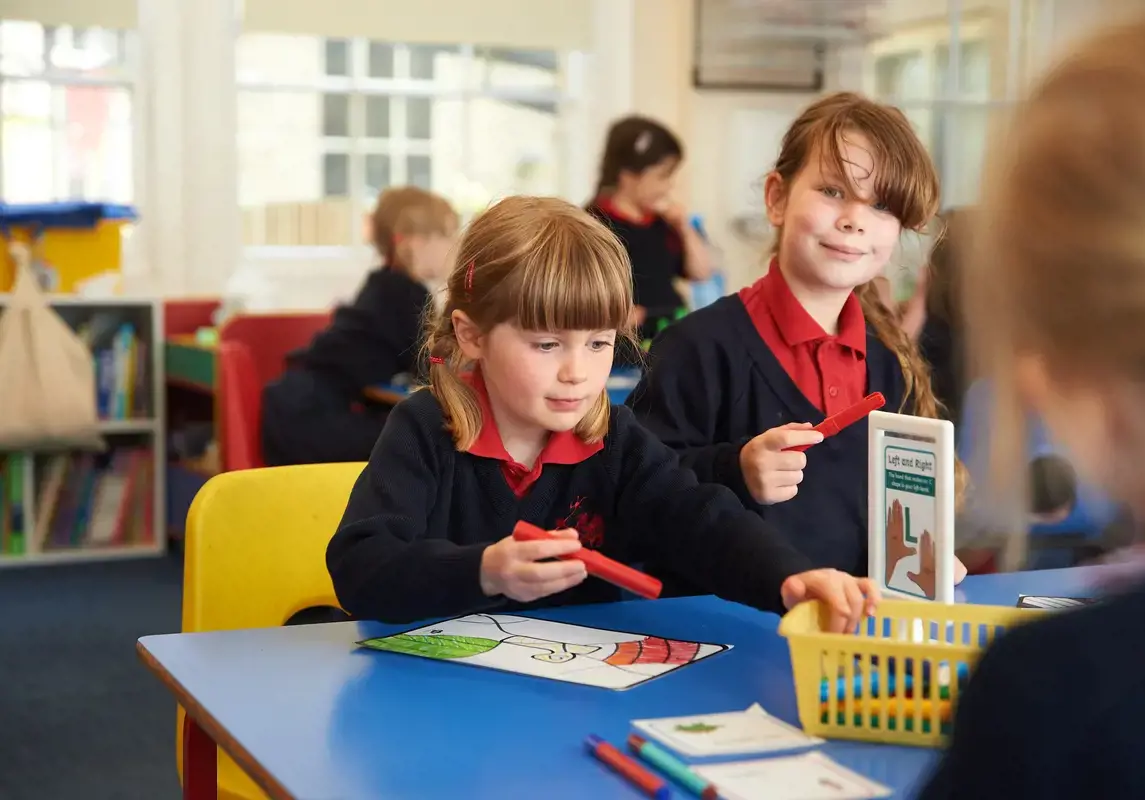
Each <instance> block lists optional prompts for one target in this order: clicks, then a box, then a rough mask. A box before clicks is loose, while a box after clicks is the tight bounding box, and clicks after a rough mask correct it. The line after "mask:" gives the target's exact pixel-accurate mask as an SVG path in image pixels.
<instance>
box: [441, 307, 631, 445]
mask: <svg viewBox="0 0 1145 800" xmlns="http://www.w3.org/2000/svg"><path fill="white" fill-rule="evenodd" d="M460 338H461V337H459V339H460ZM615 344H616V331H615V330H601V331H560V332H557V333H546V332H543V331H526V330H521V329H520V328H517V327H516V326H514V325H510V324H507V323H503V324H500V325H496V326H494V327H493V329H492V330H490V331H489V332H488V333H487V334H485V335H483V336H480V337H479V338H478V340H477V341H476V342H473V343H465V342H462V349H463V350H464V351H465V354H466V355H467V356H468V357H470V358H475V359H478V360H480V362H481V373H482V375H483V376H484V378H485V385H486V387H487V388H488V390H489V399H490V402H491V404H492V405H493V409H494V412H495V413H496V414H497V425H498V428H499V429H500V431H501V438H502V439H508V438H510V437H512V436H520V437H528V436H533V435H536V434H537V433H539V432H544V431H568V430H572V429H573V428H575V427H576V425H577V423H578V422H580V421H581V419H582V418H583V417H584V415H585V414H587V413H588V412H589V410H590V409H591V408H592V405H593V403H594V402H595V401H596V399H597V398H598V397H600V394H601V392H603V391H604V387H605V383H606V382H607V381H608V373H609V372H610V371H611V369H612V356H613V348H614V346H615Z"/></svg>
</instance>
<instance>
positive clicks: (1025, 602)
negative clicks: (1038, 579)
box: [1018, 594, 1097, 610]
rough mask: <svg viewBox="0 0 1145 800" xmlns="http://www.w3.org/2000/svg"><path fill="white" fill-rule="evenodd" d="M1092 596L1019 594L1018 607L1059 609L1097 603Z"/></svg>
mask: <svg viewBox="0 0 1145 800" xmlns="http://www.w3.org/2000/svg"><path fill="white" fill-rule="evenodd" d="M1096 602H1097V600H1096V599H1094V598H1092V597H1043V596H1041V595H1031V594H1020V595H1018V608H1047V609H1052V610H1058V609H1063V608H1079V607H1081V606H1088V605H1091V604H1093V603H1096Z"/></svg>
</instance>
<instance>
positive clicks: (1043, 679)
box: [918, 586, 1145, 800]
mask: <svg viewBox="0 0 1145 800" xmlns="http://www.w3.org/2000/svg"><path fill="white" fill-rule="evenodd" d="M1142 620H1145V587H1140V586H1139V587H1135V588H1134V589H1132V590H1131V591H1128V592H1126V593H1124V594H1120V595H1115V596H1112V597H1109V598H1106V599H1104V600H1103V601H1102V602H1100V603H1099V604H1097V605H1093V606H1087V607H1084V608H1080V609H1077V610H1072V611H1066V612H1060V613H1057V614H1055V615H1053V616H1052V617H1050V618H1048V619H1046V620H1045V621H1038V622H1034V623H1028V624H1025V625H1022V626H1020V627H1016V628H1013V629H1011V630H1010V631H1009V632H1008V633H1006V634H1004V635H1003V636H1001V637H1000V638H999V639H997V640H996V642H995V643H994V645H993V646H992V647H991V648H990V649H989V650H988V651H987V652H986V654H985V655H984V656H983V657H982V660H981V662H979V664H978V667H977V669H976V670H975V672H974V676H973V677H972V678H971V679H970V683H969V685H968V686H967V687H966V689H965V691H963V692H962V694H961V695H960V696H959V700H958V708H957V711H956V712H955V716H954V732H953V736H952V737H951V740H950V744H949V747H948V750H947V752H946V753H945V754H944V756H943V758H942V760H941V761H940V762H939V764H938V766H937V768H936V769H935V770H934V772H933V774H932V775H930V776H929V780H928V781H927V783H926V785H925V788H923V789H922V791H921V793H920V794H919V795H918V798H919V800H956V798H957V800H961V799H962V798H973V800H1075V798H1111V799H1112V798H1117V800H1122V799H1123V798H1124V799H1125V800H1128V798H1131V797H1133V798H1136V797H1145V733H1143V731H1142V724H1143V721H1145V669H1143V668H1142V667H1143V665H1145V626H1143V625H1142Z"/></svg>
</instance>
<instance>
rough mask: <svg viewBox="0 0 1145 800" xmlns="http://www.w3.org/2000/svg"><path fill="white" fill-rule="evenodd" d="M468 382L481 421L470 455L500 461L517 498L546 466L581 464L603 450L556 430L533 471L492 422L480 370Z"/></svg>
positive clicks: (571, 433) (598, 446) (577, 437)
mask: <svg viewBox="0 0 1145 800" xmlns="http://www.w3.org/2000/svg"><path fill="white" fill-rule="evenodd" d="M466 382H467V383H468V384H469V385H470V386H471V387H473V391H474V392H475V393H476V395H477V402H478V404H480V406H481V419H482V424H481V432H480V433H478V434H477V438H476V439H475V440H474V441H473V446H472V447H470V448H469V452H470V453H472V454H473V455H475V456H481V457H482V458H495V459H497V460H498V461H500V462H501V472H502V474H503V475H504V476H505V482H506V483H508V484H509V488H510V489H512V490H513V494H515V495H517V497H524V496H525V494H526V493H527V492H528V491H529V488H530V487H531V486H532V485H533V484H534V483H536V482H537V478H539V477H541V468H542V467H544V466H545V464H579V463H580V462H582V461H584V460H585V459H586V458H588V457H589V456H591V455H593V454H594V453H599V452H600V451H601V449H603V448H604V442H603V441H599V442H595V443H593V444H588V443H587V442H585V441H584V440H582V439H581V438H580V437H579V436H577V435H576V433H575V432H574V431H556V432H554V433H551V434H549V440H548V441H547V442H546V443H545V446H544V448H543V449H542V450H541V452H540V455H538V456H537V461H536V463H534V464H533V466H532V469H530V468H529V467H526V466H525V465H524V464H520V463H518V462H517V461H515V460H514V459H513V457H512V456H511V455H509V452H508V451H507V450H506V449H505V444H504V442H502V441H501V434H500V432H499V431H498V430H497V423H496V421H495V420H494V419H493V409H492V408H490V406H489V394H488V392H487V390H486V389H485V380H484V379H483V378H482V377H481V372H480V370H474V371H473V372H472V373H470V374H469V375H467V376H466Z"/></svg>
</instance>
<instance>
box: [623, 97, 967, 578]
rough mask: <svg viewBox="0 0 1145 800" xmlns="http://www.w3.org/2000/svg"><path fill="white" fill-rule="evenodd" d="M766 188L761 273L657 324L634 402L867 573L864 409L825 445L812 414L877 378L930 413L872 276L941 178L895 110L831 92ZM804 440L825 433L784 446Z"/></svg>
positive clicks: (820, 547)
mask: <svg viewBox="0 0 1145 800" xmlns="http://www.w3.org/2000/svg"><path fill="white" fill-rule="evenodd" d="M764 190H765V200H766V203H767V215H768V221H769V222H770V223H771V225H772V227H773V228H774V229H775V241H774V245H773V248H772V258H771V263H770V265H769V268H768V272H767V274H766V275H765V276H764V277H763V278H761V279H760V280H759V281H757V282H756V283H755V284H753V285H751V286H749V287H747V288H745V289H743V290H742V291H740V292H739V293H738V294H736V295H733V296H730V297H725V298H723V299H722V300H720V301H718V302H716V303H714V304H712V305H711V306H709V307H707V308H704V309H701V310H700V311H698V312H695V313H693V314H690V315H689V316H688V317H686V318H685V319H683V320H682V321H681V322H680V323H678V324H676V325H674V326H672V327H671V328H669V329H668V330H666V331H665V332H664V334H662V335H661V336H660V337H659V338H658V339H657V340H656V341H655V342H654V343H653V346H652V350H651V353H650V354H649V361H650V369H649V370H648V372H647V373H646V374H645V376H644V378H643V380H642V382H641V384H640V385H639V386H637V388H636V389H635V390H634V391H633V393H632V396H631V398H630V400H629V403H630V405H631V406H632V408H633V410H634V411H635V412H636V415H637V418H638V419H640V420H641V422H642V423H644V424H645V425H646V426H647V427H648V428H649V429H650V430H651V431H652V432H653V433H655V434H656V435H657V436H658V437H659V438H660V439H661V440H662V441H664V442H665V443H666V444H668V445H669V446H670V447H672V448H673V449H675V450H676V451H677V452H679V453H680V455H681V459H682V461H683V463H684V464H685V465H686V466H688V467H691V468H692V469H694V470H695V471H696V474H697V476H698V477H699V478H700V480H701V481H710V482H714V483H720V484H723V485H725V486H728V487H730V488H731V489H733V490H734V491H735V492H736V494H737V495H738V496H739V498H740V499H741V500H742V501H743V503H744V504H745V505H746V506H747V507H748V508H750V509H752V510H754V511H755V512H756V513H757V514H759V515H760V516H761V517H763V518H764V519H765V520H767V521H768V522H769V523H771V524H773V525H774V526H775V527H776V528H777V529H779V530H780V531H781V532H782V533H783V534H784V535H785V536H786V537H787V538H788V540H789V541H791V542H792V544H794V545H795V546H796V547H798V548H799V549H800V550H801V551H802V552H803V553H804V554H806V555H807V556H808V557H809V558H810V559H811V561H812V563H814V564H815V565H817V566H829V567H833V568H836V569H840V570H843V571H846V572H849V573H851V574H855V575H865V574H866V571H867V449H868V448H867V424H866V421H865V420H864V421H862V422H860V423H857V424H855V425H852V426H850V427H849V428H847V429H846V430H844V431H842V432H841V433H840V434H838V435H836V436H834V437H832V438H831V439H830V440H829V441H827V442H824V443H823V444H821V445H819V442H821V441H822V436H821V435H820V434H819V433H817V432H815V431H813V430H811V428H812V426H813V425H816V424H818V423H820V422H822V421H823V420H824V419H825V418H826V417H828V416H830V415H832V414H836V413H839V412H840V411H843V410H844V409H846V408H848V407H850V406H852V405H854V404H855V403H856V402H858V401H859V400H861V399H862V398H863V397H864V396H866V395H867V394H868V393H871V392H881V393H882V394H883V395H884V396H885V398H886V402H887V410H892V411H901V412H903V413H907V414H915V415H918V416H924V417H937V416H938V415H939V407H938V404H937V402H936V400H935V397H934V393H933V391H932V390H931V386H930V376H929V373H928V370H927V366H926V363H925V362H924V361H923V360H922V358H921V356H920V355H919V352H918V348H917V347H916V346H915V344H914V342H913V341H912V340H911V337H910V336H909V335H908V334H907V333H906V332H905V331H904V330H903V329H902V327H901V326H900V325H899V323H898V320H897V319H896V317H895V314H894V313H893V312H892V311H891V310H890V309H889V308H888V307H887V305H886V304H885V303H884V301H883V300H882V297H881V295H880V291H879V286H878V283H877V280H876V279H877V278H878V277H879V276H881V275H882V274H883V271H884V268H885V267H886V264H887V262H888V260H889V259H890V256H891V253H892V252H893V251H894V249H895V246H896V245H897V243H898V241H899V237H900V236H901V234H902V232H903V231H904V230H910V231H921V230H922V229H923V228H924V227H925V226H926V225H927V224H928V223H929V222H930V220H931V219H932V218H933V217H934V215H935V213H936V211H937V209H938V202H939V187H938V176H937V173H936V172H935V169H934V165H933V164H932V163H931V160H930V157H929V156H928V155H927V152H926V149H925V148H924V147H923V145H922V143H921V142H920V141H919V140H918V137H917V136H916V135H915V133H914V131H913V129H912V128H911V126H910V123H909V122H908V121H907V119H906V117H904V116H903V114H902V112H900V111H899V110H898V109H896V108H893V107H890V106H886V105H882V104H879V103H876V102H874V101H871V100H868V99H866V98H864V97H862V96H860V95H856V94H851V93H839V94H834V95H830V96H827V97H824V98H823V99H821V100H819V101H817V102H815V103H813V104H812V105H810V106H809V107H808V108H807V109H806V110H804V112H803V113H802V114H801V115H800V116H799V117H798V118H797V119H796V120H795V122H794V123H793V124H792V126H791V128H790V129H789V130H788V131H787V134H786V135H785V136H784V138H783V142H782V146H781V149H780V153H779V158H778V160H777V161H776V163H775V167H774V169H773V170H772V171H771V172H770V173H769V174H768V176H767V179H766V182H765V187H764ZM799 445H819V446H817V447H813V448H811V449H810V450H808V451H807V452H806V453H802V452H791V451H787V448H790V447H795V446H799ZM957 474H958V484H959V487H958V488H959V490H960V491H961V487H962V485H964V483H965V478H964V477H963V475H964V471H963V470H962V469H961V466H960V465H959V469H958V470H957ZM654 568H656V569H658V570H659V567H658V566H657V565H654ZM661 571H663V572H664V574H665V575H666V576H667V577H668V578H669V579H670V580H671V581H672V583H673V584H674V585H675V586H676V587H677V588H678V590H679V591H681V592H689V591H694V588H693V587H691V586H690V585H689V582H688V581H687V580H686V578H683V577H680V576H674V575H671V574H670V572H668V571H667V570H661ZM964 575H965V568H964V567H963V566H962V564H961V563H958V564H957V565H956V569H955V577H956V580H961V578H962V577H963V576H964ZM920 590H923V591H925V589H923V587H922V586H921V585H920Z"/></svg>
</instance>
